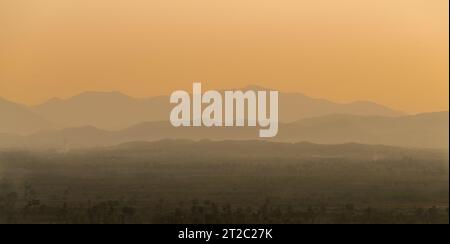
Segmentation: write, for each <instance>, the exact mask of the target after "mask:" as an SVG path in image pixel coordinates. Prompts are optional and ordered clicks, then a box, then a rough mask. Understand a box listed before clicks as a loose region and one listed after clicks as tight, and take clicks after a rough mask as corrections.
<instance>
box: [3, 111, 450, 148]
mask: <svg viewBox="0 0 450 244" xmlns="http://www.w3.org/2000/svg"><path fill="white" fill-rule="evenodd" d="M448 123H449V113H448V112H438V113H426V114H419V115H409V116H400V117H382V116H358V115H327V116H322V117H315V118H308V119H302V120H299V121H297V122H293V123H282V124H280V128H279V134H278V136H277V137H275V138H274V139H272V140H271V141H276V142H302V141H308V142H312V143H320V144H342V143H362V144H373V145H378V144H383V145H392V146H401V147H415V148H440V149H447V148H448V142H449V136H448V135H449V134H448V132H449V127H448ZM257 135H258V128H257V127H233V128H227V127H212V128H206V127H180V128H175V127H172V126H171V125H170V123H168V122H144V123H140V124H137V125H135V126H131V127H129V128H126V129H123V130H117V131H107V130H101V129H98V128H95V127H92V126H88V127H78V128H66V129H62V130H53V131H45V132H39V133H36V134H32V135H29V136H17V135H12V134H3V135H0V147H43V148H48V147H60V148H73V147H96V146H99V147H101V146H111V145H116V144H121V143H126V142H130V141H158V140H162V139H189V140H203V139H208V140H216V141H220V140H254V139H255V138H257Z"/></svg>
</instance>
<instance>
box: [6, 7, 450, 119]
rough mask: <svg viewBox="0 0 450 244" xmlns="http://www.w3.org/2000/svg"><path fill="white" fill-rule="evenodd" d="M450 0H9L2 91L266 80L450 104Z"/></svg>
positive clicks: (158, 88)
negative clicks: (449, 59) (449, 25)
mask: <svg viewBox="0 0 450 244" xmlns="http://www.w3.org/2000/svg"><path fill="white" fill-rule="evenodd" d="M448 3H449V2H448V0H371V1H368V0H341V1H335V0H276V1H275V0H272V1H269V0H226V1H219V0H190V1H186V0H39V1H36V0H0V96H1V97H4V98H7V99H10V100H13V101H16V102H22V103H26V104H36V103H40V102H42V101H45V100H46V99H49V98H51V97H55V96H58V97H69V96H72V95H75V94H77V93H79V92H82V91H86V90H102V91H110V90H119V91H122V92H124V93H126V94H128V95H131V96H139V97H141V96H150V95H160V94H169V93H170V92H172V91H173V90H174V89H191V86H192V82H194V81H202V82H203V83H204V84H205V83H207V84H208V85H206V84H205V86H206V87H207V88H217V89H220V88H238V87H243V86H246V85H248V84H257V85H261V86H265V87H269V88H274V89H279V90H290V91H298V92H303V93H305V94H307V95H310V96H314V97H323V98H328V99H331V100H334V101H339V102H348V101H354V100H371V101H374V102H378V103H381V104H384V105H388V106H391V107H393V108H395V109H400V110H403V111H407V112H412V113H414V112H424V111H437V110H448V98H449V94H448V89H449V80H448V79H449V76H448V51H449V50H448V41H449V40H448V34H449V32H448V28H449V27H448V18H449V13H448Z"/></svg>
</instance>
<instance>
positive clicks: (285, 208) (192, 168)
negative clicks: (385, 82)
mask: <svg viewBox="0 0 450 244" xmlns="http://www.w3.org/2000/svg"><path fill="white" fill-rule="evenodd" d="M448 166H449V164H448V152H446V151H431V150H406V149H398V148H390V147H382V146H365V145H354V144H348V145H339V146H319V145H312V144H307V143H302V144H278V143H276V144H275V143H264V142H217V143H212V142H197V143H194V142H187V141H162V142H157V143H132V144H126V145H122V146H118V147H114V148H107V149H89V150H76V151H70V152H61V151H54V150H53V151H35V152H31V151H25V150H3V151H1V152H0V223H314V224H315V223H411V224H418V223H425V224H430V223H446V224H448V223H449V213H448V199H449V185H448V184H449V167H448Z"/></svg>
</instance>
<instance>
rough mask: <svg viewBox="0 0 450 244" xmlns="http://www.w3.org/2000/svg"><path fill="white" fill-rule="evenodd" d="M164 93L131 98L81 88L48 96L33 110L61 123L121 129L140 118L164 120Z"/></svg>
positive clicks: (165, 117)
mask: <svg viewBox="0 0 450 244" xmlns="http://www.w3.org/2000/svg"><path fill="white" fill-rule="evenodd" d="M169 106H170V104H169V100H168V98H167V97H153V98H144V99H138V98H131V97H129V96H126V95H124V94H122V93H119V92H85V93H82V94H80V95H78V96H75V97H72V98H69V99H67V100H62V99H52V100H50V101H48V102H46V103H44V104H41V105H38V106H35V107H33V108H32V109H33V111H34V112H36V113H37V114H40V115H42V116H43V117H45V118H47V119H48V120H50V121H53V122H55V123H56V124H58V125H60V126H61V127H79V126H95V127H98V128H102V129H122V128H126V127H129V126H131V125H133V124H136V123H139V122H143V121H162V120H167V118H168V117H169V115H168V114H169V112H170V107H169Z"/></svg>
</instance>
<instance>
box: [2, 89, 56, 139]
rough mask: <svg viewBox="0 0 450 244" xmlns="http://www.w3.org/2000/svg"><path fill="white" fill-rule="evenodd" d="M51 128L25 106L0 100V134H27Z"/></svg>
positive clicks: (48, 123)
mask: <svg viewBox="0 0 450 244" xmlns="http://www.w3.org/2000/svg"><path fill="white" fill-rule="evenodd" d="M51 128H52V124H51V123H50V122H48V121H47V120H45V119H43V118H41V117H40V116H38V115H36V114H35V113H33V112H31V111H30V110H28V109H27V108H26V107H25V106H22V105H20V104H17V103H13V102H9V101H7V100H5V99H2V98H0V133H15V134H29V133H35V132H37V131H40V130H45V129H51Z"/></svg>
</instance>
